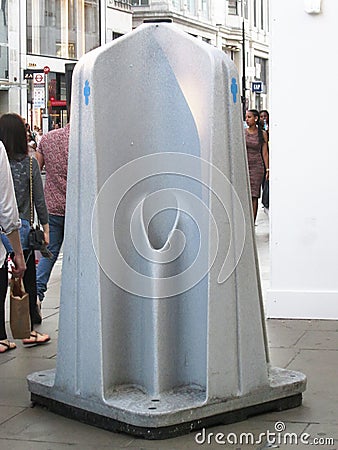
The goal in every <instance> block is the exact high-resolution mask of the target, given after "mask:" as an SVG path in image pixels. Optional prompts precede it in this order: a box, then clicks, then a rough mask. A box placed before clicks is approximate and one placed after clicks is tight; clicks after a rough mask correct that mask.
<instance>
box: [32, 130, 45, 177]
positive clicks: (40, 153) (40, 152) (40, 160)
mask: <svg viewBox="0 0 338 450" xmlns="http://www.w3.org/2000/svg"><path fill="white" fill-rule="evenodd" d="M43 141H44V139H43V136H41V139H40V141H39V143H38V147H37V149H36V152H35V155H34V156H35V158H36V159H37V161H38V163H39V167H40V170H42V168H43V166H44V165H45V158H44V156H43Z"/></svg>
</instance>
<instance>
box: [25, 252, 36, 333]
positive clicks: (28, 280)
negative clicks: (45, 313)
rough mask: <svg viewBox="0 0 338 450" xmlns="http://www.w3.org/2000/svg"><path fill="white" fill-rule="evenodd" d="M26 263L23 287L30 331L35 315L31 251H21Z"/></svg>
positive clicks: (33, 256) (32, 256)
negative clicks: (25, 293) (27, 303)
mask: <svg viewBox="0 0 338 450" xmlns="http://www.w3.org/2000/svg"><path fill="white" fill-rule="evenodd" d="M23 254H24V257H25V261H26V267H27V268H26V271H25V274H24V276H23V285H24V287H25V291H26V292H27V294H28V296H29V315H30V318H31V324H32V325H31V330H33V318H34V314H36V298H37V291H36V266H35V252H34V251H33V250H24V251H23Z"/></svg>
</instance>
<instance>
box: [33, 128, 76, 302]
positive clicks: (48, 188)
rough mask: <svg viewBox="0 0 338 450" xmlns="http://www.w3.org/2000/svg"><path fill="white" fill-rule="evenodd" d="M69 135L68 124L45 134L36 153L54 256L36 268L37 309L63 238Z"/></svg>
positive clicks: (42, 260) (50, 247) (42, 258)
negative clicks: (43, 171)
mask: <svg viewBox="0 0 338 450" xmlns="http://www.w3.org/2000/svg"><path fill="white" fill-rule="evenodd" d="M69 132H70V126H69V123H68V124H67V125H66V126H65V127H64V128H59V129H56V130H52V131H49V132H48V133H46V134H44V135H43V136H42V137H41V140H40V142H39V145H38V148H37V152H36V158H37V160H38V162H39V165H40V169H42V168H43V167H44V168H45V172H46V182H45V198H46V203H47V208H48V213H49V231H50V240H49V245H48V250H49V251H50V252H51V253H52V255H53V256H52V257H51V258H45V257H43V256H42V257H41V259H40V261H39V264H38V267H37V295H38V299H37V302H38V305H39V307H40V308H41V303H42V302H43V299H44V297H45V292H46V291H47V285H48V281H49V278H50V275H51V272H52V269H53V267H54V264H55V262H56V260H57V258H58V256H59V253H60V249H61V246H62V243H63V237H64V225H65V211H66V189H67V168H68V145H69Z"/></svg>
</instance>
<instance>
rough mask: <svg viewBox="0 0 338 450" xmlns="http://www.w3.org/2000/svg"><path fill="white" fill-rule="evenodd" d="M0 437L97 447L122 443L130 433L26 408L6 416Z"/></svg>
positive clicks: (127, 441)
mask: <svg viewBox="0 0 338 450" xmlns="http://www.w3.org/2000/svg"><path fill="white" fill-rule="evenodd" d="M0 438H8V439H16V440H22V441H34V442H40V443H47V444H49V445H50V444H51V443H58V444H72V445H74V444H82V445H87V446H89V445H91V447H92V448H97V449H100V448H101V447H102V446H109V445H110V448H114V446H115V445H116V446H120V447H123V446H126V445H127V444H129V443H130V442H131V440H132V439H131V438H130V436H126V435H122V434H116V433H110V432H109V431H105V430H101V429H98V428H95V427H91V426H88V425H86V424H82V423H80V422H76V421H73V420H70V419H66V418H63V417H60V416H58V415H55V414H53V413H50V412H48V411H45V410H44V409H42V408H30V409H27V410H25V411H23V412H22V413H21V414H18V415H17V416H16V417H14V418H13V419H10V420H8V421H7V422H6V423H4V424H2V425H1V427H0Z"/></svg>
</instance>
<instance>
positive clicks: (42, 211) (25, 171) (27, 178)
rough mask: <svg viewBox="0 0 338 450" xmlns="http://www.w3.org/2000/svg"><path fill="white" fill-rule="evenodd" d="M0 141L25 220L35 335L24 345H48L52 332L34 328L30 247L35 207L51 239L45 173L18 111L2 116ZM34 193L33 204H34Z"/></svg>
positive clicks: (33, 321)
mask: <svg viewBox="0 0 338 450" xmlns="http://www.w3.org/2000/svg"><path fill="white" fill-rule="evenodd" d="M0 140H1V141H2V142H3V144H4V146H5V149H6V152H7V156H8V159H9V163H10V168H11V173H12V178H13V184H14V190H15V197H16V203H17V206H18V210H19V216H20V219H21V224H22V226H21V229H20V239H21V246H22V249H23V254H24V257H25V261H26V266H27V269H26V271H25V274H24V276H23V284H24V287H25V291H26V292H27V293H28V295H29V313H30V319H31V327H32V328H31V336H30V338H28V339H23V341H22V342H23V344H24V345H38V344H44V343H46V342H48V341H49V340H50V337H49V336H48V334H42V333H39V332H37V331H36V330H35V329H34V328H35V325H36V323H37V322H38V320H37V317H36V316H37V304H36V297H37V292H36V266H35V252H34V251H33V250H31V249H30V248H29V243H28V234H29V230H30V219H31V207H33V208H35V209H36V212H37V215H38V218H39V221H40V223H41V225H42V227H43V229H44V240H45V242H46V243H48V242H49V225H48V211H47V207H46V203H45V198H44V193H43V186H42V179H41V174H40V170H39V166H38V162H37V161H36V159H35V158H32V157H30V156H29V155H28V148H27V147H28V146H27V138H26V129H25V125H24V122H23V120H22V118H21V117H20V116H19V115H18V114H13V113H9V114H3V115H2V116H1V118H0ZM31 194H32V200H33V204H32V205H31ZM3 243H4V245H5V246H6V249H7V251H8V253H13V252H14V254H15V249H14V248H12V247H11V245H10V243H9V242H8V241H6V239H3Z"/></svg>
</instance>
